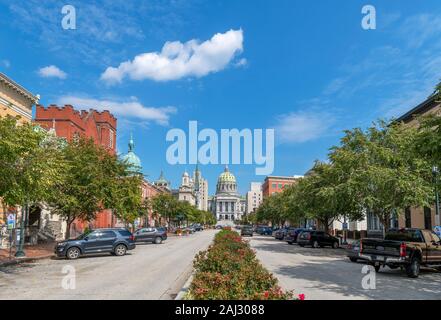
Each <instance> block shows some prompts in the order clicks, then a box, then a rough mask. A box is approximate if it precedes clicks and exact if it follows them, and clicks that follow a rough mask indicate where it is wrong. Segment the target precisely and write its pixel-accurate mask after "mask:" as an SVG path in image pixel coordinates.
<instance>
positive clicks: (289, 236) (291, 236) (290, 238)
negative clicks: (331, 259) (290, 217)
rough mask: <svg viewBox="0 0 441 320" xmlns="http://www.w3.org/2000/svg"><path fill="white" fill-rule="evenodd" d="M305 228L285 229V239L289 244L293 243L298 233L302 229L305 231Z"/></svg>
mask: <svg viewBox="0 0 441 320" xmlns="http://www.w3.org/2000/svg"><path fill="white" fill-rule="evenodd" d="M307 230H308V229H306V228H289V229H288V230H287V231H286V236H285V241H286V242H288V243H289V244H293V243H295V242H297V238H298V236H299V234H301V233H302V232H303V231H307Z"/></svg>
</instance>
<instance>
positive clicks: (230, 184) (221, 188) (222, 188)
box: [216, 166, 237, 194]
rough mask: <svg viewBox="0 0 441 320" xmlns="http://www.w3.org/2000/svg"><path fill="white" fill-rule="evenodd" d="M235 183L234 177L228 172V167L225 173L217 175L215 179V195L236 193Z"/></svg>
mask: <svg viewBox="0 0 441 320" xmlns="http://www.w3.org/2000/svg"><path fill="white" fill-rule="evenodd" d="M236 192H237V183H236V177H235V176H234V174H232V173H231V172H230V170H229V169H228V166H227V167H225V171H224V172H222V173H221V174H220V175H219V178H218V179H217V186H216V193H217V194H220V193H236Z"/></svg>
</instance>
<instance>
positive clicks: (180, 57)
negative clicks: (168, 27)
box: [101, 30, 243, 83]
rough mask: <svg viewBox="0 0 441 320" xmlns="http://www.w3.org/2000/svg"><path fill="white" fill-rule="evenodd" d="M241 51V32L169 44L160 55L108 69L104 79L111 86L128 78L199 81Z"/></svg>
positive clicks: (141, 58)
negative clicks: (194, 78)
mask: <svg viewBox="0 0 441 320" xmlns="http://www.w3.org/2000/svg"><path fill="white" fill-rule="evenodd" d="M242 51H243V31H242V30H230V31H227V32H226V33H217V34H215V35H214V36H213V37H212V38H211V39H210V40H207V41H205V42H202V43H200V42H199V41H198V40H195V39H193V40H190V41H188V42H186V43H182V42H180V41H174V42H166V43H165V44H164V46H163V48H162V50H161V52H148V53H143V54H140V55H137V56H136V57H135V58H134V59H133V60H132V61H126V62H123V63H121V64H120V65H119V67H117V68H114V67H109V68H107V70H106V71H105V72H104V73H103V74H102V75H101V79H102V80H104V81H106V82H108V83H115V82H117V83H118V82H121V81H122V80H123V79H124V78H125V77H127V76H128V77H130V78H131V79H132V80H145V79H151V80H155V81H170V80H178V79H182V78H185V77H198V78H199V77H203V76H206V75H208V74H209V73H212V72H218V71H220V70H223V69H224V68H225V67H226V66H227V65H228V64H229V63H230V62H231V61H232V59H233V58H234V57H235V56H236V55H237V54H240V53H241V52H242Z"/></svg>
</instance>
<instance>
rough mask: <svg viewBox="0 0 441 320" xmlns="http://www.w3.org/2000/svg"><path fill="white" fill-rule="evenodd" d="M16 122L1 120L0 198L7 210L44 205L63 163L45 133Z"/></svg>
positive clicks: (61, 172)
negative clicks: (37, 204) (36, 204)
mask: <svg viewBox="0 0 441 320" xmlns="http://www.w3.org/2000/svg"><path fill="white" fill-rule="evenodd" d="M17 121H18V118H13V117H6V118H0V198H1V200H2V203H3V208H5V207H6V206H11V207H13V206H22V207H23V206H24V207H26V208H27V207H28V206H29V204H31V203H35V202H41V201H46V200H47V199H48V198H50V197H51V194H52V193H53V191H54V186H55V184H56V182H57V181H58V180H60V179H61V178H62V175H63V172H64V170H65V169H66V168H67V166H66V163H65V161H64V159H63V157H62V155H61V148H60V147H59V145H58V144H54V143H48V133H47V132H46V131H44V130H42V129H38V127H35V126H33V125H32V124H29V123H24V124H18V122H17Z"/></svg>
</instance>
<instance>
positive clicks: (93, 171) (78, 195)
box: [49, 138, 121, 238]
mask: <svg viewBox="0 0 441 320" xmlns="http://www.w3.org/2000/svg"><path fill="white" fill-rule="evenodd" d="M63 157H64V159H65V160H66V161H67V163H68V166H67V168H66V170H65V172H64V174H63V177H62V179H59V180H57V181H56V186H55V192H54V193H53V194H52V197H51V198H50V199H49V204H50V206H51V207H52V208H53V211H54V212H55V213H58V214H59V215H60V216H62V217H63V218H64V219H65V220H66V223H67V232H66V238H69V237H70V229H71V225H72V223H73V222H74V221H75V219H79V220H82V221H91V220H94V219H95V218H96V214H97V212H99V211H100V210H103V209H104V208H105V207H106V206H107V205H110V204H113V205H115V201H116V200H115V199H116V198H117V197H118V195H119V194H120V191H121V189H120V188H118V187H113V188H112V187H110V184H112V183H115V179H112V178H113V177H115V172H113V171H112V170H114V169H115V164H112V165H109V163H111V160H109V159H110V158H109V157H113V156H111V155H109V153H108V152H107V150H105V149H104V148H102V147H99V146H96V145H95V144H94V142H93V140H91V139H85V138H80V139H78V141H73V142H71V143H69V144H68V145H67V146H66V147H65V148H64V149H63ZM112 159H113V160H112V161H116V158H112ZM118 173H119V172H117V173H116V174H118ZM115 190H117V191H115ZM119 204H120V202H118V209H121V207H120V206H119Z"/></svg>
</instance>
